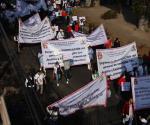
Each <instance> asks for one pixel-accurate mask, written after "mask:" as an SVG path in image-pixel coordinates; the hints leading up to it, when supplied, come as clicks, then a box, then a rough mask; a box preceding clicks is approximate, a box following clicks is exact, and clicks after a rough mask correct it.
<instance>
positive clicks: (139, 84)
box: [131, 76, 150, 110]
mask: <svg viewBox="0 0 150 125" xmlns="http://www.w3.org/2000/svg"><path fill="white" fill-rule="evenodd" d="M131 85H132V95H133V101H134V108H135V110H139V109H144V108H150V76H144V77H137V78H131Z"/></svg>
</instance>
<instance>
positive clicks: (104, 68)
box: [96, 42, 138, 79]
mask: <svg viewBox="0 0 150 125" xmlns="http://www.w3.org/2000/svg"><path fill="white" fill-rule="evenodd" d="M96 56H97V65H98V72H99V73H100V74H101V73H105V74H106V75H107V76H110V78H111V79H116V78H119V77H120V76H121V74H122V73H123V72H124V70H125V65H126V64H129V63H130V66H132V69H133V68H134V67H137V66H138V55H137V49H136V44H135V42H134V43H131V44H128V45H126V46H123V47H119V48H112V49H97V50H96ZM128 66H129V65H128ZM128 68H129V67H128ZM130 69H131V68H130Z"/></svg>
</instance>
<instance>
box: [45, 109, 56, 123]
mask: <svg viewBox="0 0 150 125" xmlns="http://www.w3.org/2000/svg"><path fill="white" fill-rule="evenodd" d="M46 110H47V112H48V114H49V118H48V120H49V122H48V123H49V124H50V125H58V119H59V108H58V107H50V108H47V109H46Z"/></svg>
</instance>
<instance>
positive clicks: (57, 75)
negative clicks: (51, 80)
mask: <svg viewBox="0 0 150 125" xmlns="http://www.w3.org/2000/svg"><path fill="white" fill-rule="evenodd" d="M55 76H56V82H57V83H59V81H60V80H61V74H60V73H57V74H55Z"/></svg>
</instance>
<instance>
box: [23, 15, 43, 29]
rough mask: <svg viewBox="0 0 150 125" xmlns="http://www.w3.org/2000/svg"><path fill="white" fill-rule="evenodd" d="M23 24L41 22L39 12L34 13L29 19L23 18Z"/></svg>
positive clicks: (31, 24) (30, 24) (33, 24)
mask: <svg viewBox="0 0 150 125" xmlns="http://www.w3.org/2000/svg"><path fill="white" fill-rule="evenodd" d="M23 23H24V25H25V26H35V25H38V24H40V23H41V18H40V15H39V13H36V14H34V15H33V16H31V17H30V18H29V19H27V20H25V21H24V22H23Z"/></svg>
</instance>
